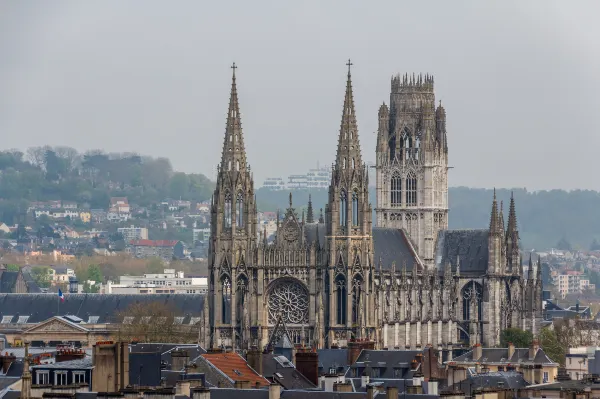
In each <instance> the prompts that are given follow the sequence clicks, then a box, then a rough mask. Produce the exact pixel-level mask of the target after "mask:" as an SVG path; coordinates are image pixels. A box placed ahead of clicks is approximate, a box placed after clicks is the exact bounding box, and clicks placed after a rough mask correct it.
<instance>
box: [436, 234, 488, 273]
mask: <svg viewBox="0 0 600 399" xmlns="http://www.w3.org/2000/svg"><path fill="white" fill-rule="evenodd" d="M488 234H489V230H442V231H440V232H439V233H438V237H437V244H436V253H435V263H436V266H437V268H438V270H439V271H440V273H443V271H444V269H445V267H446V264H447V263H450V264H451V265H452V272H455V271H456V259H457V258H458V257H460V274H461V275H463V274H465V275H469V274H474V275H478V276H479V275H481V274H485V272H486V271H487V268H488Z"/></svg>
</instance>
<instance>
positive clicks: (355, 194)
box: [352, 190, 358, 226]
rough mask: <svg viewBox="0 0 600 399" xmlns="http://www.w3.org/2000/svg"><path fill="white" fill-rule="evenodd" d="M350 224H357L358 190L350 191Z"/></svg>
mask: <svg viewBox="0 0 600 399" xmlns="http://www.w3.org/2000/svg"><path fill="white" fill-rule="evenodd" d="M352 226H358V192H357V191H356V190H354V191H353V192H352Z"/></svg>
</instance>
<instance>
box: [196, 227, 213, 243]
mask: <svg viewBox="0 0 600 399" xmlns="http://www.w3.org/2000/svg"><path fill="white" fill-rule="evenodd" d="M209 238H210V227H205V228H202V229H193V230H192V242H193V243H195V242H196V241H208V239H209Z"/></svg>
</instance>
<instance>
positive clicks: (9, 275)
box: [0, 271, 19, 294]
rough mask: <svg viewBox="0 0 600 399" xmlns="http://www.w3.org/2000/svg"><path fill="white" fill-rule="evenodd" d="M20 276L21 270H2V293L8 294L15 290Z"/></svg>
mask: <svg viewBox="0 0 600 399" xmlns="http://www.w3.org/2000/svg"><path fill="white" fill-rule="evenodd" d="M18 277H19V272H7V271H2V272H0V293H2V294H8V293H11V292H13V288H14V286H15V284H16V283H17V278H18Z"/></svg>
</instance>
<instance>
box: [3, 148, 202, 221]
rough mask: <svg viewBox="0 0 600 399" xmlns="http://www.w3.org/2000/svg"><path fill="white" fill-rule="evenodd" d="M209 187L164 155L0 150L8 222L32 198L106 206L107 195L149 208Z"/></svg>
mask: <svg viewBox="0 0 600 399" xmlns="http://www.w3.org/2000/svg"><path fill="white" fill-rule="evenodd" d="M213 189H214V183H213V182H211V181H210V180H209V179H208V178H207V177H206V176H204V175H202V174H186V173H181V172H175V171H173V168H172V167H171V162H170V161H169V160H168V159H166V158H151V157H144V156H139V155H137V154H132V153H122V154H106V153H104V152H102V151H100V150H94V151H88V152H86V153H84V154H81V153H79V152H77V151H76V150H75V149H73V148H70V147H49V146H45V147H32V148H29V149H28V150H27V151H26V153H23V152H20V151H18V150H9V151H2V152H0V221H2V222H4V223H7V224H9V225H12V224H13V223H15V222H16V221H17V219H18V216H17V213H18V209H19V208H20V209H27V204H28V203H29V202H31V201H49V200H63V201H76V202H78V203H79V204H80V205H85V206H89V207H90V208H92V209H93V208H100V209H106V208H107V207H108V205H109V201H110V197H119V196H123V197H127V198H128V199H129V202H130V203H132V204H136V205H139V206H149V205H151V204H155V203H156V202H159V201H163V200H165V199H167V198H174V199H183V200H190V201H205V200H207V199H209V198H210V196H211V194H212V191H213Z"/></svg>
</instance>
